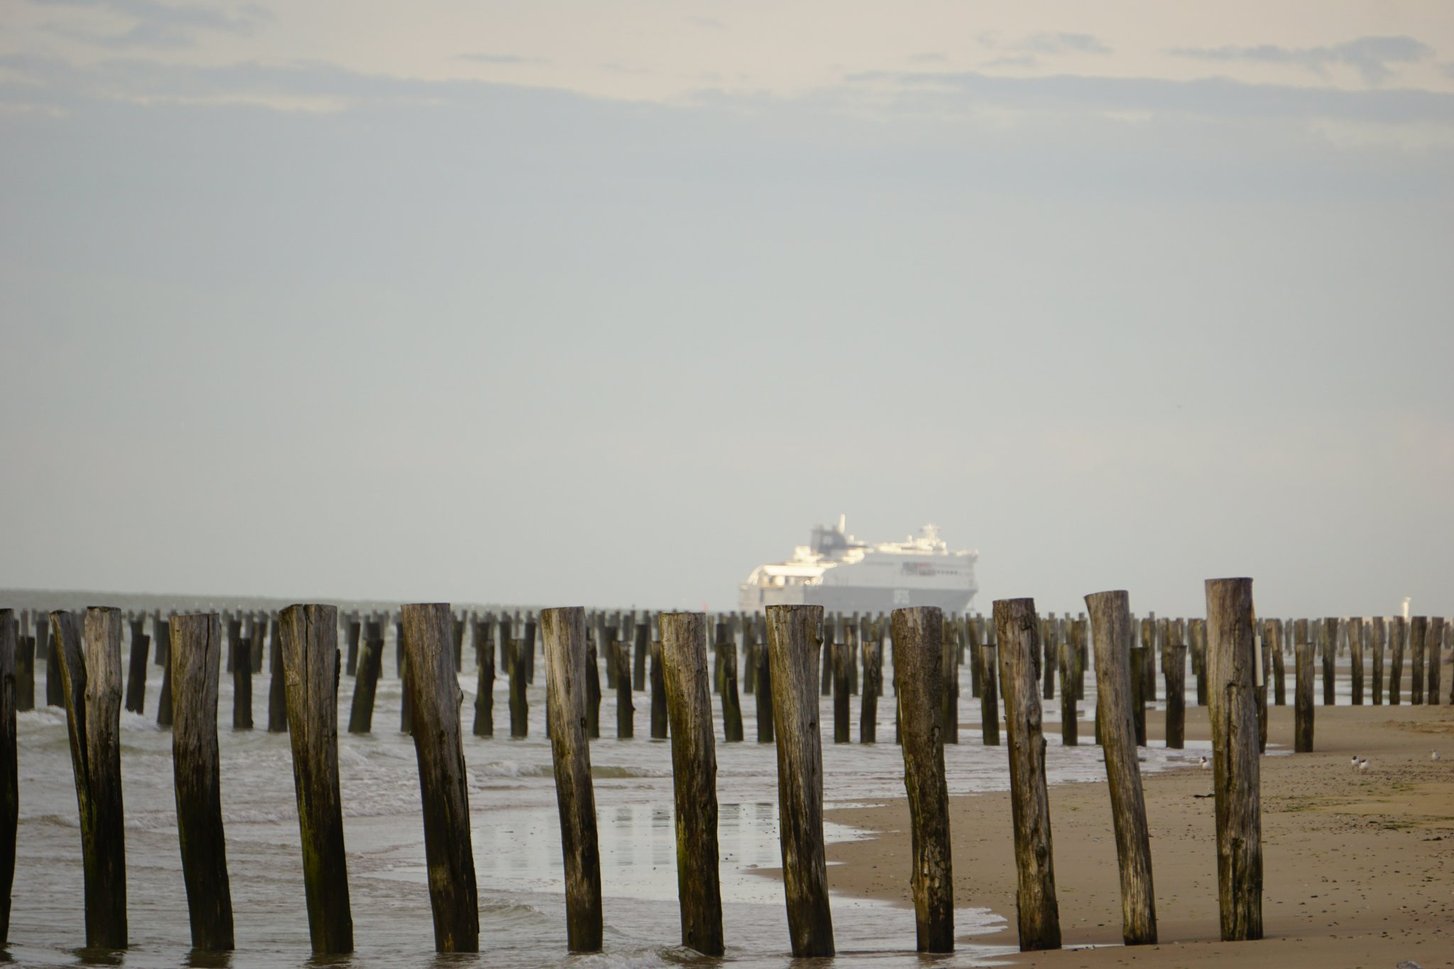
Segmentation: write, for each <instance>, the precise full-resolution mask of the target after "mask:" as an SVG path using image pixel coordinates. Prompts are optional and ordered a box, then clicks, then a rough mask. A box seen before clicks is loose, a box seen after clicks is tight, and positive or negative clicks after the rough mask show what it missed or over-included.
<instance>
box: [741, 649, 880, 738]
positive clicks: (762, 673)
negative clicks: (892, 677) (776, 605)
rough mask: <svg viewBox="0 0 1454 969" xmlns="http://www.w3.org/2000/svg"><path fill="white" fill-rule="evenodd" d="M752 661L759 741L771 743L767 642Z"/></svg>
mask: <svg viewBox="0 0 1454 969" xmlns="http://www.w3.org/2000/svg"><path fill="white" fill-rule="evenodd" d="M752 661H753V662H754V663H756V664H757V692H755V693H754V694H753V699H754V700H756V702H757V742H758V743H760V744H770V743H772V742H773V730H772V720H773V712H772V657H771V656H770V655H769V654H768V648H767V643H766V642H762V643H759V644H758V646H757V649H756V651H755V652H754V654H753V658H752ZM880 682H882V681H880Z"/></svg>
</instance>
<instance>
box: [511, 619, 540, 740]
mask: <svg viewBox="0 0 1454 969" xmlns="http://www.w3.org/2000/svg"><path fill="white" fill-rule="evenodd" d="M532 628H534V627H533V625H532ZM504 651H505V663H506V668H507V670H508V673H509V677H510V736H511V737H512V738H519V737H527V736H529V735H530V700H529V698H528V697H527V696H526V694H525V688H526V686H527V684H526V682H525V681H526V672H527V671H526V665H525V663H526V659H525V643H524V641H523V640H519V639H511V640H508V641H506V642H505V643H504Z"/></svg>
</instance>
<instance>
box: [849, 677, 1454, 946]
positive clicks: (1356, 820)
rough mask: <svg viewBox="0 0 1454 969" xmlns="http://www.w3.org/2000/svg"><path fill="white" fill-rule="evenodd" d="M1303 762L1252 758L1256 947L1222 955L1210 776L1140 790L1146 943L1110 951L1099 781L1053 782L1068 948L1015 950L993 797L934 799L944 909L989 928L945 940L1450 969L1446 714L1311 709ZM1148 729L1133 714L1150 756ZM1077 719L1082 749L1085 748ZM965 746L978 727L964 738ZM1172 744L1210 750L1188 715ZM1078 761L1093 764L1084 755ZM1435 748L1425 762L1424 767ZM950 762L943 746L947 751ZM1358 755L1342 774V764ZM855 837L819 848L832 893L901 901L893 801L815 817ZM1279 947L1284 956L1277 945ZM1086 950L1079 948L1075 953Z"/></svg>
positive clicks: (1113, 927)
mask: <svg viewBox="0 0 1454 969" xmlns="http://www.w3.org/2000/svg"><path fill="white" fill-rule="evenodd" d="M1268 713H1269V718H1268V743H1269V746H1270V747H1275V748H1286V749H1288V750H1290V749H1291V744H1292V716H1293V711H1292V708H1291V707H1271V708H1269V711H1268ZM1315 724H1316V743H1315V746H1316V750H1315V751H1314V752H1313V753H1310V754H1298V755H1295V756H1294V755H1292V754H1287V755H1285V756H1284V755H1281V754H1277V755H1273V756H1265V757H1263V758H1262V759H1261V761H1260V764H1261V781H1262V839H1263V866H1264V873H1263V904H1262V911H1263V929H1264V938H1263V940H1262V941H1260V942H1221V941H1220V939H1219V928H1218V915H1217V896H1216V886H1217V874H1216V839H1215V829H1214V823H1213V800H1212V798H1211V797H1208V796H1206V795H1208V794H1209V793H1210V791H1211V783H1210V772H1203V771H1201V770H1197V769H1187V770H1172V771H1167V772H1164V773H1158V774H1146V775H1143V777H1142V786H1143V789H1144V792H1145V798H1146V812H1147V817H1148V821H1149V825H1150V830H1151V852H1152V868H1153V879H1154V882H1155V893H1156V895H1155V897H1156V908H1157V928H1158V937H1159V939H1160V942H1159V943H1158V944H1157V945H1147V946H1134V947H1132V946H1124V945H1122V941H1121V905H1120V888H1119V880H1118V874H1117V864H1116V848H1115V837H1114V834H1113V833H1112V828H1111V817H1110V798H1109V796H1108V794H1107V791H1106V787H1105V784H1104V782H1101V783H1076V784H1061V785H1051V786H1050V789H1049V792H1050V815H1051V826H1052V839H1053V841H1052V845H1053V850H1054V864H1055V879H1056V895H1057V900H1058V904H1059V909H1060V923H1061V930H1062V939H1063V943H1064V945H1065V947H1066V948H1063V949H1061V950H1057V951H1048V952H1027V953H1020V952H1018V951H1017V950H1016V949H1015V947H1016V946H1017V945H1018V938H1017V934H1016V930H1015V870H1014V861H1013V856H1012V839H1013V832H1012V828H1011V820H1010V806H1009V794H1008V792H1003V791H1000V792H988V793H974V794H962V795H955V796H952V797H951V798H950V831H951V838H952V843H953V854H954V858H953V863H954V889H955V896H954V897H955V904H956V906H958V907H961V908H964V907H971V906H974V907H985V908H988V909H990V910H991V911H993V912H994V913H995V914H997V915H1000V916H1001V917H1003V918H1004V919H1005V924H1004V927H1003V928H1001V929H999V930H997V931H995V932H992V933H989V934H983V935H974V936H967V935H965V934H964V933H963V932H960V933H959V934H957V936H956V938H957V940H958V941H959V942H960V944H973V945H984V946H1005V947H1008V948H1009V954H1007V955H1005V956H1003V957H1000V956H996V957H995V959H994V961H996V962H1003V963H1005V964H1008V965H1015V966H1054V967H1071V966H1075V967H1081V966H1084V967H1088V969H1097V967H1103V966H1124V965H1144V966H1173V965H1175V966H1199V965H1208V966H1210V965H1220V964H1223V963H1226V962H1228V961H1231V960H1236V962H1237V964H1238V965H1239V966H1245V967H1249V969H1259V967H1264V966H1265V967H1269V969H1271V967H1274V966H1276V967H1288V966H1291V967H1294V969H1296V967H1299V966H1307V967H1310V969H1313V967H1316V969H1331V967H1355V966H1370V967H1390V969H1391V967H1393V966H1395V965H1397V964H1398V963H1399V962H1400V961H1402V960H1413V961H1414V962H1416V963H1418V964H1419V965H1420V966H1421V967H1423V969H1433V967H1436V966H1445V967H1448V966H1454V708H1451V707H1447V706H1418V707H1414V706H1407V705H1405V706H1400V707H1387V706H1382V707H1377V706H1362V707H1353V706H1347V707H1318V708H1317V710H1316V714H1315ZM1162 726H1163V719H1162V714H1161V713H1160V712H1158V711H1152V710H1148V711H1147V732H1148V736H1149V737H1150V738H1151V740H1152V742H1153V743H1159V742H1160V740H1161V738H1162V737H1163V734H1162ZM1092 730H1093V728H1092V727H1091V726H1090V725H1089V724H1085V723H1082V729H1081V731H1080V735H1081V737H1082V738H1087V737H1091V736H1093V733H1092ZM961 735H962V738H963V741H964V742H967V743H977V742H978V740H979V737H978V732H977V730H973V729H962V734H961ZM1186 736H1187V740H1188V741H1192V740H1208V739H1210V731H1209V727H1208V724H1207V721H1206V717H1205V715H1204V714H1203V713H1202V712H1201V709H1200V708H1195V707H1193V708H1191V709H1189V710H1188V711H1187V724H1186ZM1082 747H1083V748H1084V749H1085V751H1086V753H1087V756H1090V757H1095V758H1097V760H1099V752H1098V751H1097V749H1096V748H1095V747H1094V746H1093V745H1092V744H1089V743H1086V744H1082ZM1433 750H1438V751H1439V752H1440V757H1441V759H1440V760H1438V761H1433V760H1431V759H1430V756H1429V755H1430V751H1433ZM946 752H947V754H948V756H951V757H952V756H953V748H952V746H951V747H949V748H947V751H946ZM1354 755H1357V756H1361V757H1366V758H1367V759H1368V761H1369V764H1368V769H1367V770H1365V771H1358V770H1356V769H1354V768H1353V767H1352V766H1351V765H1350V763H1349V759H1350V757H1352V756H1354ZM827 817H828V818H829V819H831V820H832V821H834V822H837V823H840V824H847V825H851V826H853V827H856V828H859V829H861V830H864V831H866V832H870V837H868V838H866V839H864V840H859V841H849V842H840V843H835V844H830V845H829V846H828V849H827V855H828V860H829V862H830V863H833V867H832V869H831V870H830V876H829V881H830V883H831V887H832V890H833V891H834V892H836V893H840V894H844V895H851V896H861V897H868V898H876V899H880V900H884V901H888V902H892V903H895V904H899V905H903V906H906V907H907V906H909V905H910V904H911V903H910V900H909V893H908V865H909V857H910V854H909V827H908V826H909V818H908V807H907V804H906V802H904V801H902V800H899V801H895V802H893V803H890V804H885V805H881V806H874V807H848V808H837V809H831V810H830V811H828V812H827ZM1287 943H1293V944H1292V945H1288V944H1287ZM1086 947H1095V948H1086Z"/></svg>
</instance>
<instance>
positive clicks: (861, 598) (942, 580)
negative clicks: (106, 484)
mask: <svg viewBox="0 0 1454 969" xmlns="http://www.w3.org/2000/svg"><path fill="white" fill-rule="evenodd" d="M978 559H979V553H978V552H976V551H972V550H963V551H958V552H951V551H950V550H949V546H948V545H947V544H946V543H945V541H944V540H943V539H942V538H940V537H939V530H938V529H937V528H935V527H934V526H933V525H925V526H924V527H923V528H921V529H920V530H919V534H918V535H910V536H909V537H908V538H907V539H906V540H904V541H902V542H883V543H880V544H876V545H873V544H869V543H868V542H861V541H859V540H858V539H857V538H854V537H853V536H852V535H850V534H848V522H847V518H846V516H843V515H840V516H839V517H838V524H837V526H836V527H832V528H829V527H825V526H823V525H817V526H814V528H813V535H812V540H811V542H810V543H809V544H807V545H799V546H797V547H796V548H794V549H793V556H792V558H790V559H788V560H787V561H786V562H771V563H768V564H767V565H759V566H758V567H757V568H755V569H753V570H752V574H751V575H749V576H748V577H747V581H746V582H744V583H742V585H741V586H739V587H738V590H739V594H738V598H737V604H738V607H739V608H741V609H743V610H745V611H748V612H756V611H761V610H762V609H763V608H764V607H766V606H774V605H800V604H802V605H821V606H823V608H824V609H826V610H828V611H829V612H887V611H889V610H891V609H896V608H899V607H901V606H938V607H939V608H941V609H943V610H944V611H945V612H953V613H958V612H965V611H967V610H968V609H969V603H970V600H972V599H973V598H974V594H975V593H976V592H978V591H979V586H978V585H976V584H975V581H974V563H975V562H976V561H977V560H978Z"/></svg>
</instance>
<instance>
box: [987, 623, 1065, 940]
mask: <svg viewBox="0 0 1454 969" xmlns="http://www.w3.org/2000/svg"><path fill="white" fill-rule="evenodd" d="M994 615H995V630H996V634H997V639H998V643H999V671H1000V690H1001V692H1002V693H1003V694H1004V698H1005V732H1006V734H1007V737H1008V740H1009V747H1008V749H1009V755H1010V810H1011V814H1012V818H1013V821H1014V828H1015V868H1016V870H1017V872H1018V876H1019V878H1018V882H1019V887H1018V890H1017V892H1016V895H1015V907H1016V910H1017V916H1018V922H1019V930H1020V951H1022V952H1025V951H1029V950H1032V949H1058V948H1060V908H1059V905H1058V904H1057V903H1056V899H1055V862H1054V851H1053V846H1052V843H1051V837H1050V798H1049V795H1048V793H1047V791H1046V788H1045V737H1044V736H1043V735H1042V733H1041V714H1040V694H1039V692H1038V690H1037V687H1038V686H1039V681H1038V678H1037V677H1036V675H1035V655H1036V653H1038V652H1039V647H1040V644H1039V643H1038V642H1037V641H1036V640H1037V638H1038V632H1039V625H1040V624H1039V623H1038V622H1037V621H1036V618H1035V600H1033V599H997V600H995V604H994Z"/></svg>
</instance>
